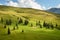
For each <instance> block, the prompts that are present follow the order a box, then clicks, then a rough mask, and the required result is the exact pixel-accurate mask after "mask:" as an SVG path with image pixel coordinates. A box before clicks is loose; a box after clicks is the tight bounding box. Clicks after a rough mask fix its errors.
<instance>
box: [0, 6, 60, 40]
mask: <svg viewBox="0 0 60 40" xmlns="http://www.w3.org/2000/svg"><path fill="white" fill-rule="evenodd" d="M8 30H9V31H8ZM9 32H10V33H9ZM0 40H60V14H54V13H51V12H47V11H43V10H36V9H31V8H15V7H9V6H0Z"/></svg>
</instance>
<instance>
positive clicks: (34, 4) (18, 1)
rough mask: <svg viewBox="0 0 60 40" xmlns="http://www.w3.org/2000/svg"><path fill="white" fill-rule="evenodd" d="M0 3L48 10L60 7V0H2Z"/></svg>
mask: <svg viewBox="0 0 60 40" xmlns="http://www.w3.org/2000/svg"><path fill="white" fill-rule="evenodd" d="M0 5H7V6H14V7H24V8H34V9H40V10H47V9H50V8H60V0H0Z"/></svg>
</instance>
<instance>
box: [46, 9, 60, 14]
mask: <svg viewBox="0 0 60 40" xmlns="http://www.w3.org/2000/svg"><path fill="white" fill-rule="evenodd" d="M47 11H48V12H53V13H58V14H60V8H51V9H48V10H47Z"/></svg>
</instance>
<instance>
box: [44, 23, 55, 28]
mask: <svg viewBox="0 0 60 40" xmlns="http://www.w3.org/2000/svg"><path fill="white" fill-rule="evenodd" d="M43 27H45V28H47V29H49V28H51V29H54V26H53V24H49V23H46V22H44V23H43Z"/></svg>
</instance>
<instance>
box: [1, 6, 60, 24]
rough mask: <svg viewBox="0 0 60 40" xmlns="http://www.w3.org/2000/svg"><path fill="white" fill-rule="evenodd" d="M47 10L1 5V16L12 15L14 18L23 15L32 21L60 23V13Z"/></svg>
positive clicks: (7, 16)
mask: <svg viewBox="0 0 60 40" xmlns="http://www.w3.org/2000/svg"><path fill="white" fill-rule="evenodd" d="M57 16H58V14H57V15H55V14H53V13H50V12H46V11H43V10H36V9H31V8H15V7H8V6H0V17H6V18H9V17H12V18H17V17H23V18H28V19H29V20H32V21H38V20H40V21H46V22H52V23H55V24H56V23H58V24H59V25H60V15H59V16H58V17H57Z"/></svg>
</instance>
